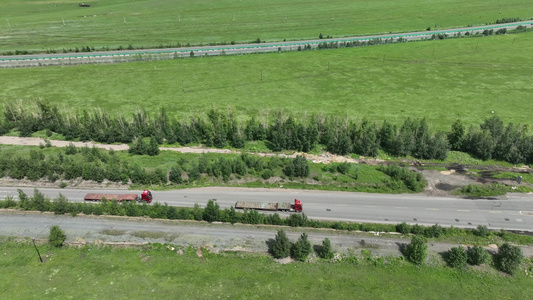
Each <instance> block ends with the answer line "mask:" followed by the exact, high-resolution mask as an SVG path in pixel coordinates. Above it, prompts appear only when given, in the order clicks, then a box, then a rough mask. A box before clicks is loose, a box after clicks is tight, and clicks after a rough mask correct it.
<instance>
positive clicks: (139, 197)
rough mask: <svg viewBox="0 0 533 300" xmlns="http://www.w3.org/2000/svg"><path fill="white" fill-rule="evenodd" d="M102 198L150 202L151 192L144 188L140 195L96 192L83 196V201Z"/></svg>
mask: <svg viewBox="0 0 533 300" xmlns="http://www.w3.org/2000/svg"><path fill="white" fill-rule="evenodd" d="M103 198H105V199H106V200H109V201H111V200H113V199H115V200H117V201H118V202H122V201H137V202H142V201H145V202H146V203H151V202H152V192H150V191H149V190H144V191H143V192H142V193H141V195H137V194H97V193H90V194H87V195H86V196H85V198H83V200H85V201H101V200H102V199H103Z"/></svg>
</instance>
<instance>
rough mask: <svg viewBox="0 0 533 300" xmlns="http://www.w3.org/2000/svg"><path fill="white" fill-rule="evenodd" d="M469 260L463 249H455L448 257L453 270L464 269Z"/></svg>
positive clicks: (451, 250) (449, 252)
mask: <svg viewBox="0 0 533 300" xmlns="http://www.w3.org/2000/svg"><path fill="white" fill-rule="evenodd" d="M467 258H468V257H467V254H466V250H465V249H464V248H463V247H453V248H452V249H450V251H448V253H447V255H446V262H447V263H448V265H449V266H450V267H452V268H464V267H465V266H466V262H467Z"/></svg>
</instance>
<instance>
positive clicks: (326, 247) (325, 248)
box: [318, 238, 333, 259]
mask: <svg viewBox="0 0 533 300" xmlns="http://www.w3.org/2000/svg"><path fill="white" fill-rule="evenodd" d="M318 256H320V257H321V258H325V259H332V258H333V251H331V242H330V241H329V239H328V238H325V239H324V240H323V241H322V248H320V252H319V253H318Z"/></svg>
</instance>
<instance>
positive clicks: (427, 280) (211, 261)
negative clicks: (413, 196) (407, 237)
mask: <svg viewBox="0 0 533 300" xmlns="http://www.w3.org/2000/svg"><path fill="white" fill-rule="evenodd" d="M0 250H1V252H2V255H1V256H0V266H1V267H2V274H3V275H4V276H3V284H2V288H1V291H2V294H4V295H9V296H10V298H12V299H58V298H67V297H72V298H88V297H89V298H99V299H128V298H130V299H131V298H134V299H152V298H153V297H155V295H157V297H160V298H181V299H215V298H229V299H251V298H253V299H265V298H278V299H393V298H394V299H487V298H507V299H526V298H528V295H530V294H531V293H532V292H533V288H532V286H531V284H530V282H531V278H530V277H528V276H526V275H523V274H518V275H516V276H514V277H506V276H501V275H499V274H497V273H496V272H491V271H489V272H479V271H456V270H452V269H450V268H447V267H442V266H420V267H418V266H413V265H410V264H408V263H406V262H403V261H397V260H393V261H392V263H391V264H382V263H378V264H377V266H376V265H374V264H373V263H372V262H369V263H368V262H365V261H362V260H359V262H358V263H337V264H330V263H324V262H317V263H294V264H289V265H280V264H277V263H274V262H273V261H272V259H271V258H270V257H266V256H263V255H251V254H245V255H242V254H231V253H227V254H220V255H215V254H209V253H205V252H204V257H203V258H198V257H197V256H196V254H195V249H194V250H193V249H189V250H187V251H186V252H185V254H184V255H176V252H175V251H171V250H169V249H168V248H166V247H162V246H157V245H154V246H144V247H142V249H132V248H130V249H112V248H107V247H98V246H86V247H83V248H81V249H75V248H65V249H59V250H58V249H52V248H49V247H48V246H40V251H41V253H42V254H43V256H45V257H46V258H45V259H46V262H45V263H40V262H39V260H38V258H37V255H36V252H35V249H34V248H33V246H32V245H31V244H29V243H28V244H17V243H11V242H8V243H6V242H3V243H1V244H0ZM21 274H24V276H21ZM222 274H224V275H223V276H222Z"/></svg>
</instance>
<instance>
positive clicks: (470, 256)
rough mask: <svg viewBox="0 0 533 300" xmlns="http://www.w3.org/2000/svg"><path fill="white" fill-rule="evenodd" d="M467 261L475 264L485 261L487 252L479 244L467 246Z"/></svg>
mask: <svg viewBox="0 0 533 300" xmlns="http://www.w3.org/2000/svg"><path fill="white" fill-rule="evenodd" d="M466 255H467V262H468V263H469V264H471V265H474V266H477V265H481V264H484V263H486V262H487V260H488V259H489V253H488V252H487V250H485V249H484V248H483V247H481V246H474V247H468V250H466Z"/></svg>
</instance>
